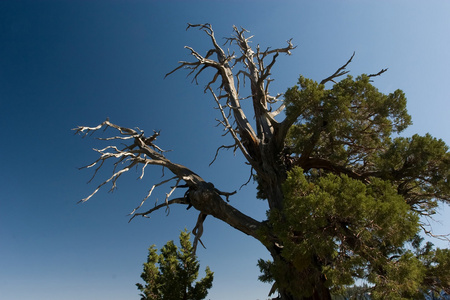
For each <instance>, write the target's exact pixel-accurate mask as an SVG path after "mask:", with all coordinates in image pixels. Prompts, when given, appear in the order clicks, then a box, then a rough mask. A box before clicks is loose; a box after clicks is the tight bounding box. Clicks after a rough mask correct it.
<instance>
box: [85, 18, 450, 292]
mask: <svg viewBox="0 0 450 300" xmlns="http://www.w3.org/2000/svg"><path fill="white" fill-rule="evenodd" d="M188 28H198V29H200V30H202V31H204V32H205V33H206V35H207V37H208V38H209V39H210V41H211V45H212V46H211V49H210V50H209V51H207V52H206V54H205V55H202V54H200V53H199V52H197V51H195V50H194V49H193V48H191V47H186V48H187V49H189V51H190V52H191V54H192V56H193V61H191V62H189V61H182V62H180V65H179V67H177V68H176V69H175V70H174V71H176V70H179V69H189V70H190V74H191V75H192V76H193V77H194V80H197V79H198V77H199V75H200V74H203V73H202V72H203V71H204V70H205V69H212V70H213V71H214V72H215V73H214V75H213V77H212V78H211V80H210V81H209V82H208V83H207V85H206V88H205V91H209V92H210V93H211V95H212V98H213V100H214V101H215V103H216V105H217V108H218V111H219V113H220V116H221V118H220V119H219V120H218V122H219V124H220V125H223V127H224V129H225V131H226V132H227V133H228V134H229V135H228V136H230V137H231V138H232V144H231V145H230V146H222V147H219V149H218V150H220V149H221V148H226V149H228V148H233V149H234V150H236V151H237V150H239V151H241V153H242V155H243V156H244V158H245V159H246V162H247V164H248V165H249V166H250V169H251V173H252V175H254V178H255V179H256V181H257V183H258V193H257V196H258V197H259V198H261V199H264V201H265V202H262V204H261V205H265V206H266V208H267V216H268V218H267V220H264V221H258V220H255V219H253V218H252V217H250V216H248V215H246V214H244V213H242V212H241V211H239V210H238V209H236V208H235V207H233V206H232V203H229V200H230V199H229V198H230V196H231V195H234V193H235V192H224V191H221V190H219V189H218V188H217V187H216V186H217V184H216V185H214V184H212V183H211V182H208V181H206V180H204V179H203V178H202V177H200V176H199V175H198V174H197V173H196V172H194V171H192V170H190V169H189V168H187V167H185V166H183V165H181V164H178V163H174V162H172V161H171V160H169V159H168V158H167V157H166V156H165V155H164V152H163V151H162V150H161V148H159V147H158V146H157V145H156V144H155V141H156V138H157V136H158V135H159V133H157V132H155V133H154V134H153V135H152V136H148V137H146V136H145V135H144V132H143V131H141V130H140V129H131V128H125V127H121V126H118V125H116V124H113V123H111V122H109V120H106V121H105V122H103V123H102V124H100V125H98V126H96V127H84V126H80V127H79V128H77V129H76V130H77V132H80V133H84V134H86V135H87V134H91V133H93V132H95V131H98V130H100V129H102V128H107V127H111V128H113V129H114V130H115V131H116V132H117V135H116V136H112V137H108V138H104V140H106V141H108V142H113V141H118V142H123V141H129V143H128V144H127V145H126V146H115V145H114V146H109V147H106V148H104V149H103V150H97V151H98V152H99V153H100V158H99V159H98V160H97V161H96V162H94V163H93V164H91V165H89V167H93V166H94V165H96V164H98V165H99V167H98V168H97V169H96V171H95V173H97V171H98V169H99V168H101V166H102V165H103V163H104V162H105V161H106V160H108V161H109V160H116V161H115V162H114V166H115V168H114V173H113V175H112V176H111V177H109V178H108V179H107V180H105V181H104V182H103V183H102V184H100V186H99V187H98V188H97V189H96V190H95V191H94V192H93V193H92V194H91V195H90V196H88V197H87V198H85V199H84V200H83V201H86V200H88V199H89V198H90V197H91V196H92V195H94V194H95V193H96V192H97V191H98V190H99V188H100V187H101V186H103V185H104V184H106V183H108V182H112V184H113V188H114V187H115V185H116V180H117V179H118V178H119V177H120V176H121V175H122V174H123V173H125V172H127V171H128V170H130V169H132V168H133V167H135V166H138V165H140V166H141V167H142V174H144V169H145V167H146V166H147V165H158V166H162V167H163V168H164V169H167V170H169V171H170V172H171V173H172V174H173V175H174V177H172V178H170V179H164V180H163V181H162V182H160V183H157V184H155V185H154V186H153V187H152V188H151V190H150V193H149V194H148V195H147V196H146V197H145V199H144V201H142V203H141V205H140V206H142V205H143V203H144V202H145V200H146V199H147V198H148V197H150V195H151V192H152V191H153V189H154V188H155V187H157V186H161V185H163V184H165V183H168V182H171V181H172V182H174V185H173V186H172V188H171V190H170V193H168V194H167V195H168V196H167V198H166V199H165V202H164V203H161V204H158V205H155V206H153V207H152V208H150V209H149V210H148V211H145V212H140V213H135V211H133V213H134V216H133V217H135V216H138V215H141V216H145V215H148V214H150V213H152V212H154V211H156V210H158V209H161V208H166V207H167V206H169V205H173V204H182V205H186V206H187V208H188V209H189V208H191V207H193V208H194V209H195V210H197V211H198V212H199V217H198V221H197V224H196V225H195V230H193V232H194V233H196V237H195V241H194V245H196V243H197V242H198V241H199V240H200V237H201V234H202V231H203V221H204V220H205V218H206V216H207V215H211V216H213V217H215V218H217V219H219V220H222V221H223V222H226V223H227V224H229V225H231V226H232V227H233V228H235V229H237V230H239V231H241V232H242V233H244V234H246V235H248V236H251V237H253V238H255V239H257V240H258V241H260V242H261V243H262V244H263V245H264V246H265V247H266V248H267V250H268V251H269V253H270V254H271V256H272V260H268V261H263V260H260V261H259V263H258V265H259V267H260V269H261V272H262V275H261V276H260V280H262V281H264V282H273V288H272V291H277V292H278V294H279V299H283V300H299V299H301V300H318V299H321V300H322V299H323V300H329V299H331V295H332V294H334V295H339V294H342V293H344V292H345V290H346V289H348V287H351V286H354V284H355V282H358V280H360V279H362V280H364V281H366V282H368V284H369V286H370V295H371V298H372V299H424V297H425V295H426V294H429V293H432V294H439V293H441V292H443V291H445V292H447V293H448V292H449V289H450V251H449V250H448V249H434V248H433V246H432V245H431V244H426V245H425V246H422V245H421V238H420V235H421V234H430V232H429V230H427V228H426V227H425V226H424V224H423V223H422V221H421V217H422V218H426V217H431V216H433V215H434V214H435V212H436V208H437V207H438V205H439V204H448V203H449V202H450V153H449V149H448V147H447V146H446V145H445V143H444V142H443V141H442V140H440V139H436V138H434V137H432V136H431V135H429V134H426V135H424V136H420V135H413V136H412V137H402V136H400V134H401V133H402V131H403V130H405V129H406V128H407V127H408V125H410V124H411V117H410V116H409V115H408V113H407V110H406V97H405V95H404V93H403V92H402V91H401V90H395V91H393V92H391V93H388V94H384V93H382V92H380V91H379V90H378V89H377V88H376V87H375V86H374V85H372V81H373V80H374V79H375V78H376V77H377V76H379V75H381V74H382V73H384V72H385V71H386V69H384V70H381V71H380V72H378V73H376V74H369V75H366V74H363V75H361V76H358V77H356V78H354V77H352V76H347V77H343V76H344V75H346V74H347V73H348V71H347V70H346V68H347V66H348V65H349V63H350V62H351V60H352V58H353V56H352V57H351V58H350V59H349V60H348V61H347V63H345V64H344V65H342V66H341V67H340V68H338V69H337V70H336V72H335V73H333V74H332V75H330V76H328V77H326V78H325V79H323V80H321V81H315V80H312V79H307V78H305V77H304V76H300V78H299V81H298V85H297V86H294V87H292V88H290V89H288V90H287V91H286V93H285V94H284V97H283V98H282V97H280V94H277V95H276V96H273V94H270V93H269V84H270V82H271V81H272V80H273V79H271V78H270V75H271V72H272V67H273V66H274V64H275V63H276V60H277V58H278V56H279V55H280V54H282V53H284V54H290V53H291V51H292V50H293V49H294V48H295V47H294V46H293V44H292V43H291V41H290V40H289V41H288V44H287V45H286V47H284V48H266V50H262V48H260V47H259V45H258V46H256V48H254V49H252V48H251V46H250V45H251V44H250V38H249V37H246V33H247V31H246V30H245V29H238V28H237V27H234V35H233V36H232V37H231V38H229V39H227V41H228V42H229V45H230V47H235V50H234V51H225V50H223V49H222V48H221V47H220V46H219V44H218V42H217V41H216V38H215V36H214V32H213V30H212V27H211V25H209V24H197V25H191V24H189V26H188ZM174 71H172V72H174ZM172 72H171V73H172ZM171 73H169V74H171ZM169 74H168V75H169ZM244 82H247V84H246V85H245V86H244V85H243V83H244ZM216 83H217V89H213V88H212V86H213V85H214V84H216ZM245 93H247V94H245ZM243 99H248V100H246V101H248V103H249V104H251V105H252V106H253V107H252V108H253V109H252V110H251V115H250V116H249V117H248V116H247V112H246V111H244V107H248V106H244V105H241V104H242V100H243ZM193 105H197V104H193ZM281 112H284V114H280V113H281ZM198 146H199V147H201V145H198ZM119 147H121V148H119ZM122 162H127V163H125V164H120V163H122ZM118 166H122V167H121V168H119V167H118ZM116 167H117V168H116ZM180 183H183V184H180ZM178 188H180V189H181V188H185V189H187V190H184V195H183V196H181V197H178V198H174V199H169V197H170V196H171V195H172V193H173V192H174V191H175V190H176V189H178ZM140 206H139V207H140ZM170 247H172V246H170ZM170 247H169V246H168V248H167V249H169V248H170ZM165 251H168V250H165ZM172 251H173V250H172ZM163 253H164V252H163ZM167 253H171V252H167ZM165 255H166V256H167V255H168V254H165ZM155 257H156V256H155ZM167 257H168V258H169V256H167ZM154 259H156V258H154ZM168 261H170V260H169V259H167V260H166V262H168ZM166 262H164V263H166ZM164 263H163V264H162V265H161V266H162V270H168V269H170V264H169V265H167V266H166V265H165V264H164ZM153 264H154V263H151V265H153ZM149 270H150V274H153V273H152V272H156V271H152V270H153V269H151V268H150V267H149ZM166 272H167V271H166ZM167 276H168V277H169V275H167ZM150 278H151V280H154V281H156V285H153V286H155V287H159V285H158V284H160V281H158V280H157V278H158V277H150ZM164 282H167V283H171V282H172V281H171V280H170V277H169V278H168V279H167V280H165V281H164ZM171 284H172V283H171ZM173 284H174V285H175V283H173ZM161 289H162V287H161V288H158V289H157V290H156V291H160V290H161ZM173 290H176V289H171V291H173ZM153 293H156V292H153ZM180 299H181V298H180Z"/></svg>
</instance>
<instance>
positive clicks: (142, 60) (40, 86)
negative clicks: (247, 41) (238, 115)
mask: <svg viewBox="0 0 450 300" xmlns="http://www.w3.org/2000/svg"><path fill="white" fill-rule="evenodd" d="M449 13H450V2H448V1H356V0H355V1H349V0H348V1H337V0H336V1H314V3H312V1H261V0H259V1H124V0H123V1H116V0H114V1H37V0H36V1H5V0H3V1H0V126H1V128H2V132H1V143H2V144H1V147H0V157H1V158H2V167H1V173H0V174H1V180H0V190H1V194H0V298H2V299H9V300H14V299H24V298H29V297H31V298H32V299H34V300H41V299H42V300H44V299H45V300H52V299H86V300H90V299H112V300H115V299H139V297H138V291H137V289H136V287H135V285H134V284H135V283H136V282H138V281H139V280H140V278H139V275H140V273H141V270H142V263H143V262H144V261H145V259H146V254H147V248H148V246H149V245H151V244H156V245H157V247H158V248H160V247H161V246H163V245H164V244H165V243H166V242H167V241H168V240H171V239H177V238H178V234H179V231H180V230H182V229H183V228H184V227H186V228H188V229H192V228H193V226H194V225H195V220H196V217H197V216H196V214H195V212H193V211H192V210H190V211H188V212H186V211H185V210H184V208H183V207H180V208H178V209H176V208H172V211H171V214H170V215H169V216H168V217H166V215H165V213H164V212H163V211H161V212H159V213H156V214H154V215H153V216H152V218H151V219H143V218H139V219H135V220H133V221H132V222H131V223H127V222H128V217H127V216H126V215H127V213H129V212H130V211H131V210H132V209H133V208H134V207H135V206H136V205H137V204H138V203H139V202H140V201H141V199H142V198H143V197H144V196H145V194H146V192H147V190H148V189H149V188H150V187H151V185H152V184H153V183H156V182H158V180H159V178H160V176H161V172H160V169H157V168H154V169H151V170H150V169H147V171H146V173H147V175H146V177H145V178H144V179H143V180H142V181H137V180H136V178H137V177H138V176H139V174H137V173H136V174H134V173H132V174H129V175H128V176H127V177H125V178H123V180H122V181H120V182H119V189H118V190H117V191H116V192H114V193H112V194H111V193H107V189H105V190H103V191H101V192H99V193H98V194H97V195H96V196H95V197H94V198H92V199H91V200H89V202H87V203H85V204H78V205H77V204H76V203H77V201H78V200H80V199H82V198H84V197H85V196H87V195H88V194H90V192H91V191H93V189H95V187H96V184H95V183H93V184H89V185H87V184H86V182H87V181H88V179H89V178H90V176H91V175H92V173H91V172H90V171H86V170H82V171H79V170H78V167H81V166H83V165H86V164H88V163H90V162H91V161H92V160H94V159H95V157H96V155H95V153H94V152H93V151H92V150H91V148H93V147H96V146H98V147H100V146H99V142H97V141H95V140H93V139H81V138H80V137H79V136H74V135H73V132H72V131H71V128H74V127H76V126H77V125H92V126H93V125H96V124H98V123H100V122H102V121H103V120H104V119H105V118H106V117H109V118H110V120H111V121H113V122H115V123H118V124H121V125H123V126H128V127H134V126H139V127H140V128H141V129H144V130H146V132H148V133H151V132H152V130H153V129H156V130H161V137H160V138H159V139H158V140H159V145H160V146H161V147H162V148H164V149H172V150H173V152H171V153H170V154H169V157H170V158H171V159H173V160H174V161H176V162H178V163H182V164H185V165H186V166H188V167H190V168H192V169H193V170H194V171H195V172H197V173H199V174H200V175H201V176H202V177H203V178H205V179H206V180H208V181H211V182H214V183H215V185H216V186H217V187H218V188H219V189H222V190H228V191H232V190H235V189H238V188H239V187H240V185H241V184H243V183H244V182H245V181H246V180H247V179H248V176H249V170H248V169H247V168H246V166H245V165H244V164H243V162H242V157H241V156H239V155H237V156H236V157H234V156H233V155H232V153H226V152H225V153H223V154H222V155H221V156H220V158H219V159H218V161H217V162H216V163H215V164H214V165H213V166H212V167H208V164H209V162H210V161H211V160H212V158H213V157H214V153H215V149H216V148H217V147H218V146H220V145H222V144H227V143H228V142H229V140H227V139H226V138H222V137H221V136H220V135H221V133H222V131H221V129H220V128H215V127H214V125H215V121H214V118H215V117H216V116H217V115H215V114H216V113H217V111H215V110H214V109H213V106H214V103H213V100H212V99H211V98H210V97H209V96H208V95H205V94H203V89H202V88H203V86H204V85H205V83H206V82H207V80H208V76H207V74H205V76H203V77H202V78H201V80H200V84H199V85H198V86H196V85H194V84H191V81H190V79H186V74H187V73H186V72H183V71H180V72H178V73H176V74H174V75H172V76H170V77H168V78H166V79H164V75H165V74H166V73H167V72H169V71H170V70H171V69H173V68H174V67H176V66H177V61H179V60H187V59H190V57H189V53H188V51H187V50H185V49H183V47H184V46H185V45H189V46H192V47H194V48H196V49H199V50H200V51H201V52H203V51H206V50H207V49H209V48H208V47H209V45H208V39H207V38H206V36H205V35H204V34H202V33H201V32H199V31H197V30H189V31H185V28H186V23H188V22H190V23H205V22H209V23H211V24H213V26H214V29H215V31H216V36H217V37H218V38H219V39H220V38H221V37H229V36H230V34H231V32H232V25H237V26H242V27H244V28H246V29H248V30H250V31H251V34H252V35H254V38H253V41H254V45H256V44H258V43H259V44H261V46H262V48H265V47H267V46H273V47H278V46H280V47H281V46H284V45H285V41H286V40H287V39H289V38H293V42H294V44H296V45H297V46H298V48H297V49H296V50H294V52H293V55H292V56H290V57H286V56H281V57H280V58H279V63H278V65H277V67H276V68H274V70H273V76H272V77H273V78H274V79H275V80H276V81H275V82H274V83H273V84H272V85H271V87H272V94H276V93H278V92H284V91H285V89H286V88H287V87H290V86H292V85H294V84H295V83H296V81H297V78H298V75H299V74H303V75H305V76H307V77H310V78H313V79H316V80H321V79H323V78H325V77H327V76H328V75H330V74H332V73H333V72H334V71H335V70H336V69H337V68H338V67H339V66H340V65H342V64H343V63H345V62H346V61H347V59H348V58H349V57H350V55H351V54H352V53H353V51H356V57H355V59H354V61H353V63H352V64H351V65H350V69H351V71H352V74H354V75H358V74H360V73H363V72H365V73H374V72H378V71H379V70H380V69H381V68H385V67H388V68H389V71H388V72H387V73H385V74H384V75H383V76H382V77H380V78H377V79H376V80H375V85H376V86H377V87H379V89H380V90H382V91H384V92H391V91H393V90H395V89H397V88H400V89H402V90H404V91H405V93H406V95H407V97H408V101H409V102H408V108H409V112H410V114H411V115H412V117H413V121H414V125H413V126H411V128H410V129H408V130H407V132H406V133H405V135H411V134H413V133H416V132H417V133H420V134H425V133H426V132H430V133H431V134H432V135H434V136H436V137H439V138H442V139H443V140H444V141H446V142H447V144H449V143H450V132H449V125H450V121H449V118H448V113H449V111H450V105H449V99H450V90H449V88H448V82H449V78H450V58H449V52H448V51H449V49H450V32H449V31H450V19H449V18H448V16H449ZM199 145H201V146H199ZM107 175H109V173H103V177H101V178H104V177H105V176H107ZM96 183H97V184H98V181H97V182H96ZM167 191H168V190H167V189H164V187H162V188H160V189H159V190H158V191H157V192H156V193H155V195H154V198H153V199H150V200H149V203H148V205H152V204H153V203H154V202H153V201H154V200H155V199H156V198H159V199H163V198H164V194H165V192H167ZM231 204H232V205H235V206H236V207H238V208H240V209H242V210H243V211H244V212H246V213H248V214H250V215H251V216H253V217H254V218H257V219H262V218H264V214H265V210H266V207H265V203H264V202H261V201H259V200H255V195H254V187H253V186H248V187H246V188H243V189H242V190H241V191H239V193H238V194H237V195H235V196H233V197H232V198H231ZM437 218H438V219H442V220H445V219H450V213H449V210H448V209H447V211H445V210H443V211H442V215H440V216H437ZM448 224H449V223H448V222H447V223H445V222H444V223H443V224H441V225H440V224H437V223H434V224H433V227H434V228H435V229H436V233H445V232H449V231H450V230H449V225H448ZM203 242H204V243H205V245H206V247H207V249H202V248H200V249H199V250H198V255H199V259H200V262H201V265H202V268H204V267H205V266H206V265H209V266H210V267H211V269H212V270H213V271H214V272H215V281H214V287H213V288H212V290H211V292H210V295H209V297H208V298H210V299H214V300H225V299H261V300H262V299H265V298H266V295H267V293H268V291H269V289H270V287H269V286H267V285H263V284H261V283H259V282H258V281H257V276H258V274H259V271H258V269H257V267H256V262H257V259H258V258H260V257H264V258H266V257H267V254H266V252H265V251H264V248H263V247H262V246H260V245H259V244H258V243H257V242H256V241H253V240H252V239H251V238H249V237H246V236H244V235H242V234H240V233H239V232H236V231H235V230H234V229H232V228H231V227H229V226H228V225H226V224H222V223H220V222H218V221H215V220H213V219H212V218H211V217H209V218H208V219H207V220H206V222H205V232H204V235H203ZM436 244H439V245H440V246H441V247H448V244H447V243H443V242H439V241H436Z"/></svg>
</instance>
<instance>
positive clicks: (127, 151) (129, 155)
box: [74, 120, 262, 238]
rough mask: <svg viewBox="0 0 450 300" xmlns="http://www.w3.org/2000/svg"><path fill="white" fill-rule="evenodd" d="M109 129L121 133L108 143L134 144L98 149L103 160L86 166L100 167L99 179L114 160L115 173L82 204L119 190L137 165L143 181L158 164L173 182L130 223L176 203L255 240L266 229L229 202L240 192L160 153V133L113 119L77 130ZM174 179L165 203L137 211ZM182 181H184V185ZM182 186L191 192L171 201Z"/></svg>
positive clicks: (83, 133) (80, 127)
mask: <svg viewBox="0 0 450 300" xmlns="http://www.w3.org/2000/svg"><path fill="white" fill-rule="evenodd" d="M105 128H113V129H115V130H116V131H117V132H118V135H116V136H112V137H108V138H105V139H103V140H104V141H108V142H111V141H114V140H123V139H121V137H130V136H131V137H133V138H132V139H128V140H129V142H130V144H129V145H127V146H125V148H124V149H122V150H121V149H119V148H117V147H116V146H114V145H110V146H107V147H105V148H104V149H101V150H95V151H96V152H98V153H99V154H100V157H99V158H98V159H97V160H96V161H95V162H94V163H92V164H90V165H88V166H86V168H91V167H94V166H96V165H99V166H98V167H97V169H96V170H95V171H94V176H95V175H97V174H98V172H99V170H100V168H102V167H104V163H105V162H106V161H111V162H113V166H114V170H113V174H112V175H111V176H110V177H108V178H107V179H106V180H104V181H103V182H102V183H100V184H99V185H98V187H97V188H96V189H95V190H94V192H93V193H91V194H90V195H89V196H88V197H86V198H84V199H82V200H81V201H80V202H85V201H87V200H89V199H90V198H92V196H94V195H95V194H96V193H97V192H98V191H99V190H100V189H101V188H102V187H103V186H104V185H106V184H108V183H111V184H112V187H111V190H113V189H114V188H115V187H116V184H117V180H118V179H119V178H120V176H121V175H123V174H124V173H126V172H128V171H129V170H130V169H132V168H133V167H135V166H140V167H141V168H142V171H141V175H140V177H139V178H142V177H143V176H144V169H145V168H146V167H147V166H148V165H158V166H162V167H163V168H167V169H169V170H170V171H171V172H172V173H173V175H174V176H173V177H171V178H169V179H166V180H162V181H161V182H159V183H157V184H154V185H153V186H152V188H151V189H150V190H149V192H148V193H147V195H146V196H145V197H144V199H143V200H142V201H141V202H140V204H139V205H138V206H137V207H136V208H135V209H134V210H133V211H132V212H131V214H134V215H133V217H132V218H131V219H130V221H131V220H132V219H133V218H134V217H135V216H147V215H148V214H150V213H152V212H154V211H156V210H158V209H160V208H162V207H166V210H168V207H169V206H170V205H172V204H185V205H191V206H193V207H194V208H195V209H197V210H198V211H199V212H200V213H202V214H204V215H212V216H214V217H215V218H218V219H220V220H222V221H224V222H226V223H228V224H230V225H231V226H233V227H235V228H236V229H238V230H240V231H242V232H244V233H246V234H248V235H251V236H253V237H255V238H258V237H257V230H258V228H260V227H261V226H262V224H261V223H260V222H258V221H256V220H254V219H252V218H251V217H249V216H247V215H245V214H243V213H242V212H240V211H238V210H237V209H235V208H234V207H232V206H230V205H229V204H228V203H227V202H228V200H229V199H228V198H229V197H230V196H231V195H234V194H235V193H236V191H234V192H223V191H220V190H218V189H217V188H215V187H214V185H213V184H211V183H208V182H205V181H204V180H203V179H202V178H201V177H200V176H199V175H197V174H196V173H194V172H193V171H191V170H190V169H188V168H186V167H185V166H183V165H180V164H176V163H173V162H172V161H170V160H169V159H167V158H166V157H165V156H164V155H163V152H161V151H159V150H158V149H160V148H159V147H157V146H156V145H155V144H154V142H155V140H156V137H157V136H159V132H154V134H153V135H152V136H149V137H146V136H145V135H144V132H143V131H142V130H140V129H138V130H134V129H130V128H126V127H121V126H118V125H115V124H113V123H110V122H109V120H106V121H105V122H103V123H101V124H100V125H98V126H95V127H86V126H79V127H77V128H75V129H74V130H75V131H76V133H79V134H81V135H83V136H86V135H87V134H89V135H91V134H93V133H94V132H96V131H100V130H101V129H105ZM114 161H115V162H114ZM122 161H127V162H128V163H127V164H125V165H124V166H121V165H122V164H121V162H122ZM119 163H120V166H119ZM116 168H117V170H116ZM172 180H176V183H175V185H174V186H173V187H172V188H171V189H170V191H169V192H168V193H167V194H166V197H165V201H164V203H161V204H159V205H156V204H155V207H153V208H152V209H150V210H148V211H146V212H144V213H136V211H137V210H139V209H140V208H141V207H142V206H143V205H144V204H145V202H146V200H147V199H148V198H149V197H150V196H151V195H152V192H153V190H154V189H155V188H156V187H159V186H161V185H164V184H166V183H168V182H170V181H172ZM182 181H183V182H184V184H183V185H181V184H180V183H181V182H182ZM179 187H183V188H188V192H187V193H186V194H185V196H184V197H183V198H176V199H172V200H169V199H170V197H171V196H172V194H173V193H174V192H175V190H176V189H177V188H179ZM222 196H223V197H225V200H223V199H222ZM197 225H198V226H197V230H198V231H199V232H200V229H202V228H200V226H201V224H197ZM200 236H201V235H200Z"/></svg>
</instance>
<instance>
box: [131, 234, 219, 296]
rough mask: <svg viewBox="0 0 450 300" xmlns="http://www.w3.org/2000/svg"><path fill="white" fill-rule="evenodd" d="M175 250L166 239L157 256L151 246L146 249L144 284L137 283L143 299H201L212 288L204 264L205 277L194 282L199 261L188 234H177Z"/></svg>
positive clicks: (209, 274) (211, 273)
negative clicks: (177, 239) (178, 239)
mask: <svg viewBox="0 0 450 300" xmlns="http://www.w3.org/2000/svg"><path fill="white" fill-rule="evenodd" d="M180 245H181V248H180V249H178V248H177V246H176V245H175V244H174V242H173V241H169V242H168V243H167V244H166V245H165V246H164V247H163V248H162V249H161V253H160V254H159V255H158V254H157V250H156V248H155V246H154V245H152V246H151V247H150V248H149V252H148V257H147V262H146V263H144V271H143V273H142V274H141V278H142V280H143V281H144V282H145V285H142V284H140V283H137V284H136V286H137V287H138V289H139V290H140V291H141V294H140V295H141V299H143V300H180V299H182V300H200V299H205V298H206V295H207V294H208V289H210V288H211V287H212V281H213V274H214V273H213V272H211V270H210V269H209V267H206V270H205V272H206V276H205V277H204V278H202V279H200V280H199V281H197V282H196V283H195V284H194V281H195V280H196V279H197V277H198V272H199V268H200V264H199V263H198V261H197V258H196V256H195V254H194V252H193V250H194V249H193V247H192V245H191V242H190V234H189V233H188V232H187V231H186V230H185V231H184V232H181V233H180Z"/></svg>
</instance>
